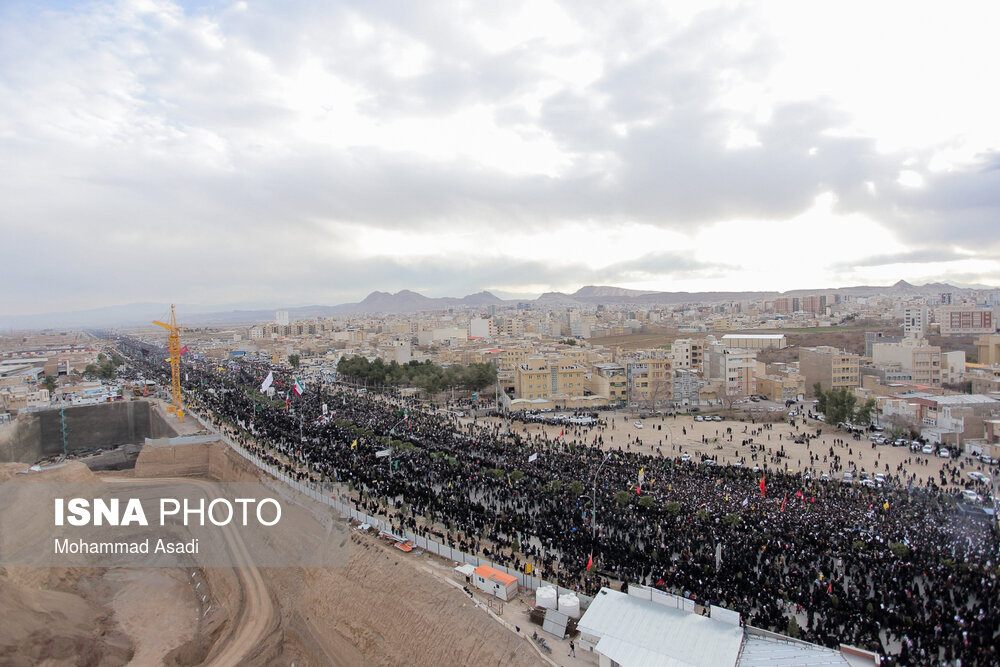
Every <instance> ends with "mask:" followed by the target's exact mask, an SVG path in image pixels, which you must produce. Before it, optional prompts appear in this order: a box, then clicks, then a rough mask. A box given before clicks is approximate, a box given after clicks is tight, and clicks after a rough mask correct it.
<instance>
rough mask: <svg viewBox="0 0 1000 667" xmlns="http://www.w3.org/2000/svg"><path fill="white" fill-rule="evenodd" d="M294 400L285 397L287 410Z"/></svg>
mask: <svg viewBox="0 0 1000 667" xmlns="http://www.w3.org/2000/svg"><path fill="white" fill-rule="evenodd" d="M291 403H292V400H291V399H290V398H286V399H285V410H288V406H289V405H291Z"/></svg>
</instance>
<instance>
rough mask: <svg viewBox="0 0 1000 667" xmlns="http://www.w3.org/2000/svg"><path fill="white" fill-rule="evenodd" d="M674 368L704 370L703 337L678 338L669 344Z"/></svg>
mask: <svg viewBox="0 0 1000 667" xmlns="http://www.w3.org/2000/svg"><path fill="white" fill-rule="evenodd" d="M670 356H671V360H672V362H673V367H674V368H690V369H692V370H695V371H698V372H699V373H701V372H704V368H705V340H704V339H703V338H678V339H677V340H675V341H674V342H673V343H672V344H671V346H670Z"/></svg>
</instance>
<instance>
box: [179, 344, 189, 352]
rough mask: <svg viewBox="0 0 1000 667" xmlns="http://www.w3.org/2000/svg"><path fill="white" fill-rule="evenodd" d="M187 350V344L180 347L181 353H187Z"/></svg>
mask: <svg viewBox="0 0 1000 667" xmlns="http://www.w3.org/2000/svg"><path fill="white" fill-rule="evenodd" d="M187 351H188V346H187V345H185V346H184V347H182V348H181V354H187Z"/></svg>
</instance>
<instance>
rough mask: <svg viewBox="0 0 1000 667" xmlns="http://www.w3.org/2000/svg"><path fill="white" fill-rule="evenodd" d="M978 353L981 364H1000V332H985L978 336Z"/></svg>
mask: <svg viewBox="0 0 1000 667" xmlns="http://www.w3.org/2000/svg"><path fill="white" fill-rule="evenodd" d="M976 353H977V355H976V361H977V362H978V363H980V364H983V365H985V366H994V365H997V364H1000V334H983V335H982V336H980V337H979V338H977V339H976Z"/></svg>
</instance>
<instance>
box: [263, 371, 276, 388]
mask: <svg viewBox="0 0 1000 667" xmlns="http://www.w3.org/2000/svg"><path fill="white" fill-rule="evenodd" d="M272 384H274V371H268V373H267V377H266V378H265V379H264V383H263V384H262V385H260V390H261V391H262V392H263V391H267V388H268V387H270V386H271V385H272Z"/></svg>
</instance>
